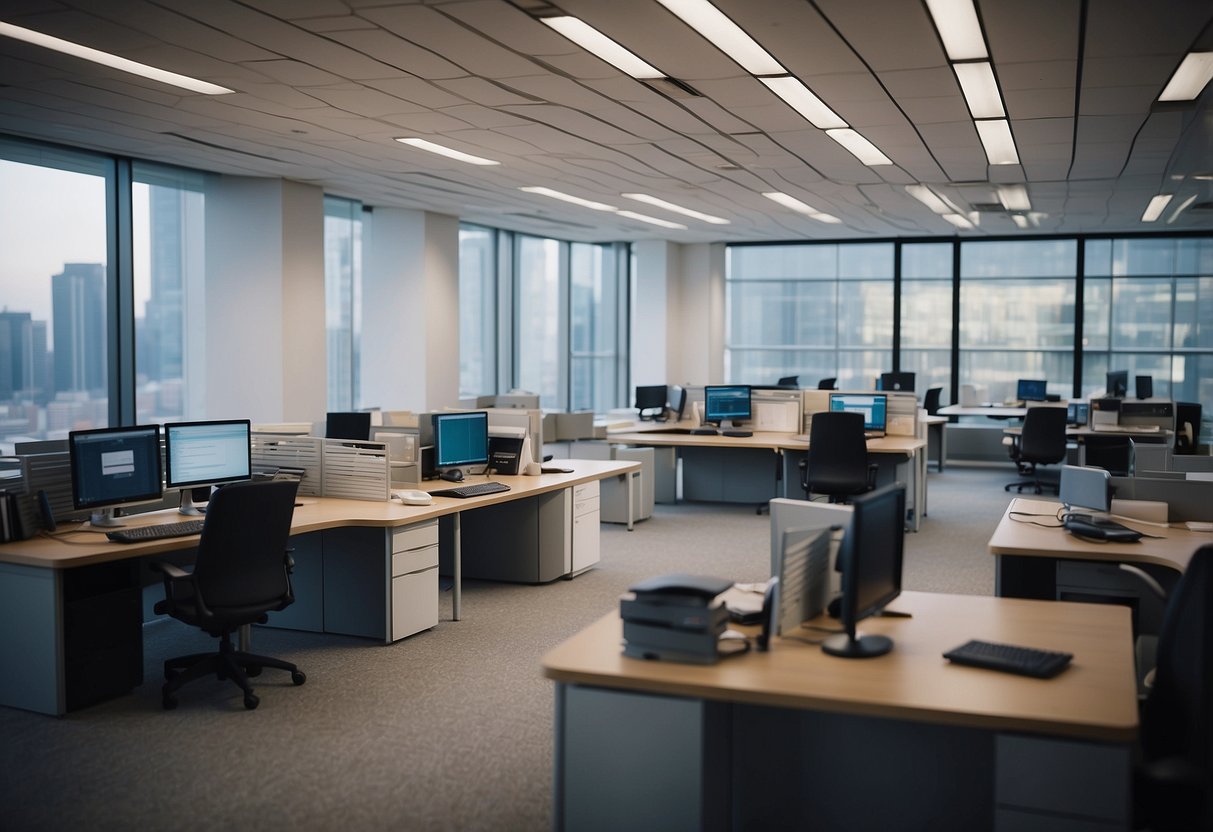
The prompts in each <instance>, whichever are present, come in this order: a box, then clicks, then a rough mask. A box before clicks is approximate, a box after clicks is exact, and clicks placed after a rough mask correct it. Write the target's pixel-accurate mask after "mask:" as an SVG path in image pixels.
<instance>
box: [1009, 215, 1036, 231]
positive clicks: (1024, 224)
mask: <svg viewBox="0 0 1213 832" xmlns="http://www.w3.org/2000/svg"><path fill="white" fill-rule="evenodd" d="M1011 220H1012V221H1013V222H1014V223H1015V224H1016V225H1018V226H1019V227H1020V228H1031V227H1032V223H1030V222H1028V218H1027V217H1025V216H1024V215H1023V214H1012V215H1011Z"/></svg>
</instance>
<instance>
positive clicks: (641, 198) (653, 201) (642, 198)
mask: <svg viewBox="0 0 1213 832" xmlns="http://www.w3.org/2000/svg"><path fill="white" fill-rule="evenodd" d="M621 196H625V197H627V198H628V199H634V200H636V201H637V202H646V203H648V204H649V205H656V206H657V207H658V208H664V209H666V210H667V211H673V212H674V213H676V214H685V215H686V216H688V217H694V218H695V219H697V220H703V221H704V222H710V223H712V224H713V225H728V224H729V221H728V220H726V219H723V218H721V217H713V216H712V215H711V214H703V213H700V212H699V211H694V210H692V209H690V208H683V207H682V206H681V205H675V204H674V203H672V202H666V201H665V200H664V199H658V198H657V197H655V196H649V195H648V194H621Z"/></svg>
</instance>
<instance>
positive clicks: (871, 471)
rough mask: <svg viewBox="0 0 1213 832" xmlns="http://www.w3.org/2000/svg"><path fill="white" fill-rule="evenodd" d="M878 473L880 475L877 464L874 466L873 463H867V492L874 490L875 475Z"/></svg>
mask: <svg viewBox="0 0 1213 832" xmlns="http://www.w3.org/2000/svg"><path fill="white" fill-rule="evenodd" d="M878 473H880V466H879V465H878V464H876V463H875V462H869V463H868V489H869V490H874V489H875V488H876V475H877V474H878Z"/></svg>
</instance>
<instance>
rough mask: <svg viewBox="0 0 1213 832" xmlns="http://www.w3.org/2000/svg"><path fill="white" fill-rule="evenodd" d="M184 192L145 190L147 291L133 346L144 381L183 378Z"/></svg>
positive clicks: (164, 189)
mask: <svg viewBox="0 0 1213 832" xmlns="http://www.w3.org/2000/svg"><path fill="white" fill-rule="evenodd" d="M188 195H189V192H188V191H185V190H180V189H177V188H164V187H159V186H156V185H153V186H151V187H150V188H149V189H148V206H149V210H148V215H149V218H150V223H151V227H150V231H149V243H150V247H151V262H150V269H151V273H150V275H149V278H150V283H151V291H150V294H149V297H148V300H147V304H146V305H145V306H144V312H143V326H142V327H141V329H140V334H141V335H142V338H141V343H140V344H139V346H138V349H139V353H138V356H139V358H138V364H139V372H140V374H141V375H144V376H145V377H146V378H147V380H149V381H163V380H166V379H180V378H184V374H185V367H184V353H183V350H184V345H185V338H184V328H185V313H184V302H185V246H184V240H183V237H182V222H183V217H184V214H185V200H186V198H187V196H188Z"/></svg>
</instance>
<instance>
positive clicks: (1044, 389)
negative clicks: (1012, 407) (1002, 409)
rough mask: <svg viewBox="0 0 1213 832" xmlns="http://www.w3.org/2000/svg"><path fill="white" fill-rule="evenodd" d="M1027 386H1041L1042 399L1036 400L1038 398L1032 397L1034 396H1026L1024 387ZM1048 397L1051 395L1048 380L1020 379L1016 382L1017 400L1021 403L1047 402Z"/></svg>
mask: <svg viewBox="0 0 1213 832" xmlns="http://www.w3.org/2000/svg"><path fill="white" fill-rule="evenodd" d="M1025 384H1031V385H1040V398H1036V397H1032V396H1026V395H1024V389H1023V387H1024V385H1025ZM1048 395H1049V381H1048V379H1040V378H1021V379H1019V380H1018V381H1016V382H1015V399H1016V400H1017V401H1021V402H1043V401H1046V397H1047V396H1048Z"/></svg>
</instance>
